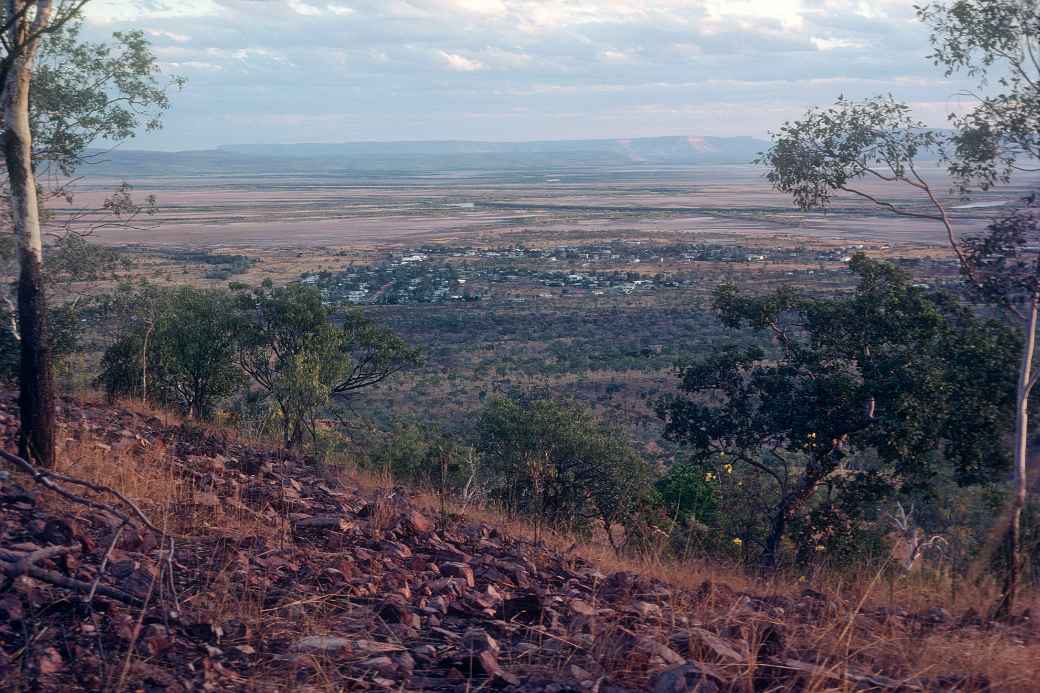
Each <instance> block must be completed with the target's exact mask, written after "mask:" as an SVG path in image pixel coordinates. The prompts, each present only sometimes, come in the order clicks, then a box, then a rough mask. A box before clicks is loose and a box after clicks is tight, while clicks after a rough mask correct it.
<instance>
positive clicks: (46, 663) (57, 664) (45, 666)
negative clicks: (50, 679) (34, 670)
mask: <svg viewBox="0 0 1040 693" xmlns="http://www.w3.org/2000/svg"><path fill="white" fill-rule="evenodd" d="M37 666H38V667H39V671H40V674H41V675H43V676H46V675H47V674H56V673H58V672H59V671H61V670H62V669H64V668H65V660H64V659H63V658H62V656H61V653H60V652H58V648H56V647H48V648H46V649H45V650H44V651H43V652H41V653H40V657H39V659H38V660H37Z"/></svg>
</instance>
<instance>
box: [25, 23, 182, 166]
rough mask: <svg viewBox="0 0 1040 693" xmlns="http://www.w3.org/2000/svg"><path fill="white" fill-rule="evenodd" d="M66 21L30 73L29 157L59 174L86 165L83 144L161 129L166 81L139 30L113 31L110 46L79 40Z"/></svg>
mask: <svg viewBox="0 0 1040 693" xmlns="http://www.w3.org/2000/svg"><path fill="white" fill-rule="evenodd" d="M80 27H81V22H80V21H78V20H76V21H71V22H68V23H67V24H65V26H64V27H62V29H61V30H60V31H57V32H54V33H51V34H48V35H47V37H46V39H45V40H44V41H43V44H42V47H41V51H40V54H39V56H38V59H37V63H36V67H35V70H34V72H33V78H32V90H31V92H30V104H29V112H30V125H31V128H32V133H33V145H34V149H35V151H34V153H33V159H34V161H36V162H37V165H50V166H54V167H55V168H56V169H57V171H58V172H60V173H61V174H63V175H68V174H70V173H72V172H73V171H74V170H75V169H76V168H78V167H79V166H80V165H81V164H83V163H89V154H88V151H87V150H88V148H89V147H91V146H92V145H94V144H95V143H98V142H102V141H104V142H120V141H123V140H127V139H129V138H131V137H133V136H134V134H135V133H136V132H137V131H138V130H139V129H141V128H143V129H145V130H155V129H157V128H159V127H160V124H161V120H160V119H161V115H162V113H163V111H165V110H166V109H167V108H169V105H170V102H169V97H168V95H167V89H168V87H169V86H174V87H180V86H181V85H182V84H183V83H184V80H183V79H182V78H179V77H173V78H171V79H170V83H169V84H164V83H161V82H160V79H161V77H162V73H161V69H160V67H159V63H158V60H157V59H156V57H155V55H154V54H153V53H152V51H151V46H150V45H149V43H148V41H147V40H146V39H145V37H144V32H142V31H129V32H116V33H115V34H113V36H112V43H111V44H103V43H90V42H81V41H80V38H79V33H80Z"/></svg>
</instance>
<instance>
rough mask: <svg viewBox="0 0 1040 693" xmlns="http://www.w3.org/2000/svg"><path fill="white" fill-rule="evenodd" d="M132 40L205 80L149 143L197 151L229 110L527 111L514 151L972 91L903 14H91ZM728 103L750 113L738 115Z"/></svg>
mask: <svg viewBox="0 0 1040 693" xmlns="http://www.w3.org/2000/svg"><path fill="white" fill-rule="evenodd" d="M132 28H141V29H146V30H147V31H148V32H149V36H150V37H151V38H152V40H153V41H154V42H155V46H154V50H155V52H156V54H157V55H158V56H159V58H160V60H162V62H163V65H164V66H168V67H169V69H170V71H172V72H175V73H177V72H178V70H180V71H181V72H184V73H187V74H188V75H189V77H191V78H192V79H191V81H190V83H189V85H188V88H187V89H185V90H184V91H183V92H181V93H179V94H178V95H177V96H176V98H175V99H174V103H173V108H172V109H171V110H170V111H169V115H168V117H167V126H166V127H165V129H164V130H163V131H162V132H161V133H158V134H145V135H143V136H142V140H141V144H145V143H146V142H147V141H149V140H150V138H163V141H164V142H165V141H170V140H175V139H176V138H177V137H178V136H180V137H182V138H185V139H186V138H187V137H188V135H186V134H182V135H178V132H181V133H186V132H191V133H192V135H193V136H195V137H198V136H199V133H200V132H202V131H201V130H200V129H199V127H198V126H197V125H191V124H190V122H189V121H191V122H197V121H198V120H199V119H200V118H202V119H204V120H206V122H211V123H212V126H211V128H210V129H209V130H206V131H205V132H204V133H203V134H205V136H206V137H210V138H212V143H219V142H222V141H232V140H234V138H236V137H245V136H251V135H252V134H253V133H240V132H237V131H233V130H230V129H227V128H224V129H222V128H223V127H224V126H223V125H222V123H226V122H229V121H226V120H222V119H221V118H222V117H223V116H225V115H227V114H228V113H230V112H232V111H233V112H234V113H236V114H238V115H239V116H240V117H242V118H248V116H249V114H250V113H252V114H262V113H267V112H285V113H299V114H301V118H308V117H310V115H314V114H319V113H328V112H330V111H332V110H334V111H336V112H339V113H343V114H345V115H344V117H349V118H350V119H351V121H350V122H351V123H352V126H351V131H350V132H351V134H350V136H351V137H354V138H359V139H378V138H388V137H389V138H401V137H414V138H422V137H460V136H470V135H474V136H475V135H476V134H477V132H478V131H477V130H474V131H473V132H470V126H471V125H472V123H470V119H479V122H480V123H481V124H483V125H482V126H481V127H485V128H486V129H485V130H483V131H480V132H482V135H481V136H483V137H487V138H494V137H496V136H497V135H502V136H504V134H505V133H504V132H500V133H496V131H495V130H494V129H493V128H492V124H493V123H494V122H495V119H496V118H499V117H501V118H505V119H509V118H516V117H517V116H516V114H518V113H523V114H525V115H524V117H523V120H522V121H519V120H509V121H508V122H509V125H508V128H507V129H508V136H509V137H510V138H513V139H522V138H524V137H535V136H540V137H546V136H548V137H551V136H555V135H554V133H556V135H558V136H575V135H580V134H581V132H580V128H581V127H582V125H583V124H585V122H586V121H587V124H588V127H589V132H588V133H586V134H589V135H592V134H595V135H597V136H635V135H637V134H654V133H657V134H669V133H671V134H675V133H686V134H704V135H708V134H740V133H741V132H742V133H743V134H763V133H764V132H765V131H766V130H768V129H770V128H774V127H776V126H777V125H778V124H779V122H782V121H778V120H777V114H782V115H783V118H790V117H797V116H798V115H799V114H800V113H802V112H803V111H804V110H805V108H807V107H808V106H811V105H820V104H825V103H829V102H830V101H831V100H832V99H833V97H834V96H836V95H837V94H839V93H843V92H844V93H847V94H849V96H850V97H853V98H858V97H864V96H870V95H873V94H876V93H885V92H892V93H893V94H895V95H896V96H897V97H898V98H902V99H905V100H908V101H913V102H917V103H919V104H922V108H923V109H924V112H925V113H926V114H927V116H923V117H926V119H927V120H929V122H932V120H933V118H932V116H933V115H936V114H938V115H941V111H942V110H943V108H944V106H943V104H944V103H946V102H947V101H949V100H950V98H951V97H950V95H951V94H954V93H956V92H958V91H959V90H961V89H963V88H964V87H965V85H964V84H960V83H951V82H948V81H945V82H944V81H943V79H942V74H941V72H937V71H936V70H935V68H934V67H933V66H931V65H930V64H929V63H928V61H926V60H924V59H923V58H922V56H923V55H924V54H926V53H927V36H928V32H927V29H926V27H924V26H922V25H921V24H920V23H918V22H917V21H916V19H915V17H914V12H913V9H912V7H911V6H910V3H909V2H908V1H907V0H93V2H91V3H90V4H88V5H87V23H86V29H85V38H89V39H90V40H98V41H106V40H109V39H110V37H111V33H112V31H115V30H123V29H132ZM175 66H176V69H175ZM449 71H450V72H451V73H452V74H451V76H452V78H451V79H447V78H446V73H448V72H449ZM194 73H197V78H196V74H194ZM924 104H928V105H924ZM730 106H732V107H733V108H737V109H739V113H736V114H731V115H726V108H728V107H730ZM272 109H273V110H272ZM581 113H586V114H588V116H587V118H586V121H583V120H582V119H581V118H580V117H578V116H577V115H575V114H581ZM211 114H212V115H213V117H212V118H210V115H211ZM592 114H594V117H593V115H592ZM936 117H938V116H936ZM179 119H182V120H183V122H181V120H179ZM256 122H258V123H261V125H258V127H266V125H263V124H262V123H265V122H267V121H260V120H258V121H256ZM307 122H309V123H312V126H313V128H314V129H315V132H313V133H308V136H313V137H314V138H316V139H322V138H325V139H343V137H344V135H342V134H341V133H339V132H337V131H335V130H332V129H330V130H329V131H328V132H326V131H325V130H322V128H325V127H326V121H325V120H323V119H322V118H320V117H315V119H314V120H313V121H307ZM179 123H180V125H178V124H179ZM597 124H598V125H597ZM606 124H609V128H608V126H607V125H606ZM934 124H939V125H941V124H942V118H941V117H940V118H939V121H938V122H936V123H934ZM272 127H273V125H272ZM328 127H329V128H331V127H332V126H331V125H329V126H328ZM473 127H474V128H476V127H477V126H473ZM596 127H600V128H601V129H599V130H596V129H595V128H596ZM394 128H396V130H394ZM261 136H264V137H268V138H270V139H277V138H278V137H279V136H284V135H282V134H281V133H278V132H274V131H271V132H270V133H267V134H264V133H259V132H258V133H257V137H261ZM191 144H192V146H198V144H199V143H198V142H195V141H194V140H192V141H191Z"/></svg>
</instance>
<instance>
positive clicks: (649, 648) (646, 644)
mask: <svg viewBox="0 0 1040 693" xmlns="http://www.w3.org/2000/svg"><path fill="white" fill-rule="evenodd" d="M636 648H637V649H639V650H640V651H641V652H644V653H646V654H648V655H650V656H651V657H657V658H659V659H661V660H662V661H664V663H665V664H672V665H674V664H682V663H684V662H685V661H686V660H685V659H684V658H683V657H682V655H680V654H679V653H678V652H676V651H675V650H673V649H672V648H670V647H668V646H667V645H665V644H663V643H659V642H657V641H656V640H654V639H652V638H639V639H638V640H636Z"/></svg>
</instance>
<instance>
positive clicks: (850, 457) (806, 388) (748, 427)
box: [658, 255, 1016, 564]
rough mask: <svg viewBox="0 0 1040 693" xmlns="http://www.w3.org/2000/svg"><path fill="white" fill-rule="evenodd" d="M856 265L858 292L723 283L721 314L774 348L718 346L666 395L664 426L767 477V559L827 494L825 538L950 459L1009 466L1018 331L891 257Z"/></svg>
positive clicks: (961, 466)
mask: <svg viewBox="0 0 1040 693" xmlns="http://www.w3.org/2000/svg"><path fill="white" fill-rule="evenodd" d="M851 268H852V270H853V272H855V273H856V274H857V275H858V276H859V278H860V283H859V286H858V288H857V290H856V292H855V293H854V294H852V295H851V296H842V297H837V298H829V299H822V298H807V297H803V296H800V295H798V294H796V293H794V292H792V291H787V290H781V291H778V292H776V293H774V294H771V295H768V296H763V297H747V296H743V295H741V294H739V293H737V292H736V291H735V290H734V289H732V287H720V289H719V291H718V292H717V295H716V307H717V309H718V310H719V312H720V315H721V319H722V320H723V322H724V323H725V324H727V325H731V326H737V325H747V326H751V327H754V328H757V329H761V330H768V331H769V333H771V334H772V335H773V337H774V340H775V350H776V353H775V354H770V355H769V357H767V355H766V353H765V352H764V351H763V350H761V349H759V348H756V347H751V348H744V349H729V350H723V351H720V352H718V353H715V354H712V355H711V356H708V357H706V358H704V359H702V360H700V361H698V362H695V363H693V364H690V365H688V366H686V367H685V368H683V369H682V370H681V373H680V376H681V389H682V390H683V391H684V393H685V394H683V395H680V396H673V397H668V398H664V399H662V400H661V401H660V402H659V405H658V413H659V415H660V416H661V417H662V418H663V419H664V420H665V421H666V436H667V437H668V438H670V439H671V440H674V441H676V442H679V443H683V444H685V445H687V446H689V448H690V449H691V452H692V455H693V459H694V460H702V461H707V460H709V459H712V458H716V457H718V456H720V455H725V456H726V457H727V459H729V460H731V461H732V463H733V464H739V465H742V466H743V467H744V468H745V469H746V470H748V471H750V472H753V473H754V474H756V475H758V476H760V477H762V478H763V479H765V480H767V481H768V484H769V493H768V494H766V495H763V497H762V498H760V499H759V501H760V502H762V503H764V504H766V505H767V506H768V508H769V511H768V512H769V518H770V528H769V531H768V532H767V533H766V535H765V536H763V537H759V538H758V540H759V541H760V542H761V546H762V559H763V561H764V562H765V563H767V564H774V563H775V562H776V560H777V559H778V558H779V553H780V550H781V548H782V546H781V545H782V541H783V540H784V539H785V538H788V537H789V530H790V525H791V523H792V521H794V520H796V519H797V518H798V517H799V516H801V515H804V513H805V512H806V508H807V507H815V508H817V509H818V510H820V509H821V508H822V506H821V505H819V504H820V503H822V502H826V503H827V504H829V510H828V511H827V512H823V511H822V510H820V511H819V512H817V513H816V516H815V519H814V520H813V521H814V522H816V523H817V524H821V523H822V525H823V526H820V527H816V528H815V529H814V531H813V535H814V536H813V539H814V541H815V542H816V543H819V542H821V541H822V540H823V539H824V538H825V536H824V535H825V534H827V533H834V532H838V531H840V528H841V527H842V526H844V525H846V524H847V525H848V526H852V525H854V524H855V523H856V522H857V520H858V519H859V515H858V513H859V512H860V510H861V509H864V508H869V507H870V506H871V505H873V504H876V503H877V502H879V501H880V500H881V498H883V497H884V496H885V495H887V494H889V493H891V492H894V491H896V490H899V489H904V490H906V489H914V488H918V489H923V488H927V487H928V486H929V484H930V482H931V481H932V480H933V479H934V478H935V477H936V475H937V474H939V473H940V472H941V471H943V470H946V469H949V470H951V474H952V475H953V477H954V478H955V479H956V480H957V481H958V482H960V483H974V482H979V481H983V480H986V479H989V478H991V477H992V476H993V475H994V474H998V473H1002V472H1003V471H1004V470H1005V469H1006V468H1007V465H1008V457H1007V452H1006V450H1005V449H1004V446H1003V444H1002V441H1003V436H1004V435H1005V434H1006V433H1007V432H1008V430H1009V424H1010V421H1009V415H1010V412H1011V403H1012V401H1013V397H1014V381H1013V374H1012V373H1010V372H1009V371H1008V369H1007V368H1005V364H1006V363H1007V362H1008V359H1010V358H1013V357H1014V353H1015V349H1016V346H1015V343H1014V339H1013V335H1012V334H1011V333H1010V331H1009V330H1007V329H1006V328H1004V327H1003V326H1001V325H1000V324H998V323H995V322H990V321H982V320H979V319H977V318H975V317H974V316H973V315H972V314H971V312H970V311H969V310H967V309H966V308H964V307H962V306H960V305H959V304H957V303H956V302H955V301H953V300H952V299H950V298H949V297H946V296H942V295H930V294H928V293H926V292H925V291H924V290H923V289H920V288H916V287H913V286H911V284H910V281H909V277H908V276H906V275H905V274H904V273H902V272H900V271H898V270H897V269H895V268H894V267H892V266H891V265H888V264H886V263H882V262H877V261H872V260H869V259H867V258H866V257H864V256H862V255H860V256H856V257H855V258H854V259H853V261H852V263H851ZM828 513H829V515H828ZM825 516H828V517H829V519H826V521H824V519H825ZM820 532H823V533H824V534H820Z"/></svg>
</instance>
